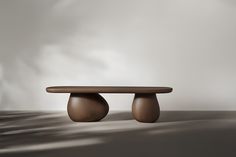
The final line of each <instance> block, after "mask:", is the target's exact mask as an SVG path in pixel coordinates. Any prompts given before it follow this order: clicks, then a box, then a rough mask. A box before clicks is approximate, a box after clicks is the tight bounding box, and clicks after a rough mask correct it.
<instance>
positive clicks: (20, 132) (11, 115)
mask: <svg viewBox="0 0 236 157" xmlns="http://www.w3.org/2000/svg"><path fill="white" fill-rule="evenodd" d="M235 132H236V112H227V111H222V112H220V111H217V112H215V111H214V112H213V111H203V112H202V111H163V112H161V117H160V119H159V121H158V122H156V123H139V122H136V121H135V120H133V118H132V114H131V113H130V112H115V113H110V114H109V115H107V117H106V118H105V119H104V120H102V121H100V122H92V123H74V122H72V121H71V120H70V119H69V118H68V116H67V114H66V113H64V112H53V113H50V112H0V156H1V157H3V156H22V157H23V156H24V157H25V156H50V157H51V156H57V157H60V156H83V157H84V156H85V157H86V156H89V157H91V156H114V157H116V156H117V157H118V156H119V157H120V156H131V157H132V156H135V157H137V156H150V157H152V156H181V157H183V156H207V157H209V156H214V157H219V156H236V152H235V151H234V150H235V149H234V147H235V145H236V134H235Z"/></svg>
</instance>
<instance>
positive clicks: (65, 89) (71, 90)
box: [46, 86, 172, 93]
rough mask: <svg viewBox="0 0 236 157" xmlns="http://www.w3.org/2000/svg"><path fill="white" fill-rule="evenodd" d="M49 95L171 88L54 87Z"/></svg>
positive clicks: (131, 91)
mask: <svg viewBox="0 0 236 157" xmlns="http://www.w3.org/2000/svg"><path fill="white" fill-rule="evenodd" d="M46 90H47V92H49V93H170V92H171V91H172V88H170V87H128V86H53V87H47V89H46Z"/></svg>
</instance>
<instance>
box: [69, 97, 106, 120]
mask: <svg viewBox="0 0 236 157" xmlns="http://www.w3.org/2000/svg"><path fill="white" fill-rule="evenodd" d="M108 111H109V106H108V103H107V102H106V100H105V99H104V98H103V97H102V96H101V95H99V94H98V93H88V94H87V93H86V94H81V93H71V95H70V98H69V101H68V105H67V112H68V115H69V117H70V119H71V120H73V121H75V122H94V121H99V120H101V119H102V118H104V117H105V116H106V115H107V113H108Z"/></svg>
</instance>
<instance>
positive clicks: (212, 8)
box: [0, 0, 236, 110]
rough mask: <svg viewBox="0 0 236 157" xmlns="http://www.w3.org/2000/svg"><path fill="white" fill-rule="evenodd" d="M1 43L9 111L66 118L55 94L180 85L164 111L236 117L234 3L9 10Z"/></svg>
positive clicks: (2, 86)
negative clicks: (59, 88) (84, 88)
mask: <svg viewBox="0 0 236 157" xmlns="http://www.w3.org/2000/svg"><path fill="white" fill-rule="evenodd" d="M0 34H1V35H0V105H1V106H0V109H2V110H11V109H12V110H16V109H30V110H34V109H35V110H48V109H52V110H54V109H63V110H65V109H66V103H67V97H68V95H63V94H48V93H46V92H45V87H46V86H51V85H145V86H159V85H160V86H171V87H173V88H174V92H173V93H172V94H166V95H160V96H158V97H159V98H160V99H159V101H160V104H161V109H162V110H235V109H236V105H235V104H236V96H235V93H236V72H235V71H236V70H235V68H236V2H234V1H233V0H186V1H184V0H162V1H160V0H159V1H158V0H153V1H147V0H143V1H141V0H139V1H137V0H132V1H127V0H124V1H121V0H116V1H111V0H99V1H98V0H91V1H90V0H84V1H79V0H66V1H64V0H58V1H54V0H47V1H38V0H34V1H32V0H21V1H16V0H8V1H0ZM104 96H105V97H106V99H107V100H108V102H109V104H110V108H111V110H115V109H119V110H130V104H131V102H132V98H133V96H132V95H109V94H106V95H104Z"/></svg>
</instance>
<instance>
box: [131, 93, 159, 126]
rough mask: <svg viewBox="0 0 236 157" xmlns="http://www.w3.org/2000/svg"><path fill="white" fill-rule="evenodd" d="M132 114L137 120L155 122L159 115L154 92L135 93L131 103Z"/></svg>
mask: <svg viewBox="0 0 236 157" xmlns="http://www.w3.org/2000/svg"><path fill="white" fill-rule="evenodd" d="M132 114H133V117H134V118H135V119H136V120H137V121H139V122H144V123H152V122H155V121H156V120H157V119H158V118H159V116H160V107H159V103H158V100H157V97H156V94H155V93H151V94H146V93H145V94H140V93H136V94H135V96H134V100H133V104H132Z"/></svg>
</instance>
